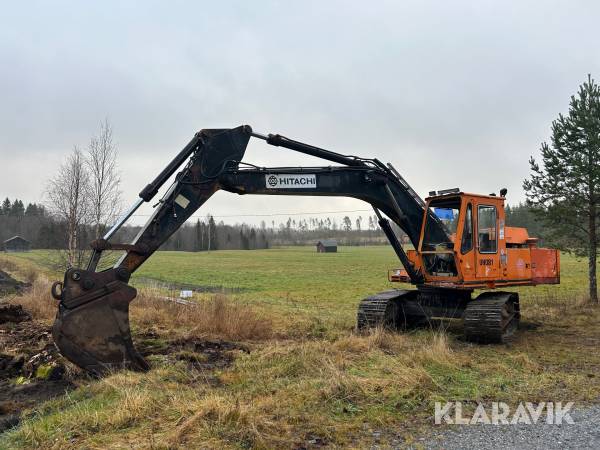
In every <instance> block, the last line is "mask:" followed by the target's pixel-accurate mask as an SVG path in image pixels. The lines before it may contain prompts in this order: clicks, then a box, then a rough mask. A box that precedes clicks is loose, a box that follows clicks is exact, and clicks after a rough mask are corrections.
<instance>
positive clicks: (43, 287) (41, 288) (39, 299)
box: [11, 275, 56, 321]
mask: <svg viewBox="0 0 600 450" xmlns="http://www.w3.org/2000/svg"><path fill="white" fill-rule="evenodd" d="M50 286H51V283H50V281H49V280H48V279H47V278H45V277H44V276H43V275H40V276H38V277H37V278H35V279H34V280H33V281H32V282H31V286H30V287H28V288H26V289H25V290H24V292H23V293H22V294H21V295H19V296H18V297H14V298H12V299H11V303H18V304H19V305H22V306H23V308H25V309H26V310H27V311H28V312H29V313H30V314H31V315H32V316H33V318H34V319H37V320H41V321H49V320H52V319H54V316H56V300H54V299H53V298H52V295H50Z"/></svg>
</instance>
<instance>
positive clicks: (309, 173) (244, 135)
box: [52, 125, 448, 375]
mask: <svg viewBox="0 0 600 450" xmlns="http://www.w3.org/2000/svg"><path fill="white" fill-rule="evenodd" d="M251 137H254V138H258V139H262V140H265V141H266V142H267V143H269V144H271V145H274V146H278V147H284V148H288V149H290V150H294V151H299V152H302V153H305V154H309V155H312V156H316V157H319V158H322V159H325V160H328V161H331V162H335V163H337V164H340V165H336V166H323V167H308V168H305V167H278V168H261V167H256V166H253V165H249V164H246V163H243V162H242V159H243V156H244V153H245V150H246V147H247V145H248V142H249V140H250V138H251ZM184 163H185V167H184V168H183V169H182V170H181V171H180V172H179V173H178V174H177V175H176V177H175V182H174V183H173V184H172V185H171V187H170V188H169V189H168V190H167V192H166V193H165V195H164V196H163V197H162V198H161V199H160V200H159V202H158V204H157V207H156V209H155V211H154V213H153V214H152V216H151V217H150V219H149V220H148V222H147V223H146V225H145V226H144V227H143V228H142V230H141V231H140V232H139V234H138V235H137V236H136V238H135V239H134V241H133V242H132V243H131V244H120V243H113V242H111V238H113V236H114V235H115V233H116V232H117V231H118V230H119V228H120V227H122V226H123V224H124V223H125V222H126V221H127V220H128V219H129V218H130V217H131V216H132V215H133V214H134V212H135V211H136V210H137V208H138V207H139V206H140V205H141V204H142V203H144V202H148V201H150V200H152V199H153V198H154V196H155V195H156V194H157V192H158V190H159V189H160V187H161V186H162V185H163V184H165V183H166V181H167V180H168V179H169V178H170V177H171V176H172V175H173V174H174V173H175V172H176V171H177V170H178V169H179V168H180V167H181V166H182V165H183V164H184ZM218 190H225V191H229V192H232V193H236V194H240V195H250V194H259V195H302V196H344V197H353V198H357V199H360V200H363V201H365V202H367V203H370V204H371V205H372V207H373V209H374V211H375V213H376V214H377V216H378V217H379V224H380V226H381V228H382V229H383V231H384V232H385V234H386V236H387V238H388V240H389V241H390V243H391V245H392V247H393V248H394V250H395V252H396V254H397V255H398V257H399V259H400V261H401V263H402V264H403V265H404V267H405V269H406V270H407V272H408V274H409V276H410V278H411V281H412V282H413V283H415V284H420V283H422V282H423V278H422V274H421V273H419V272H418V271H416V270H415V268H414V267H413V266H412V264H411V263H410V262H409V260H408V258H407V256H406V254H405V252H404V250H403V249H402V246H401V245H400V243H399V241H398V239H397V237H396V234H395V233H394V231H393V229H392V226H391V224H390V223H389V221H388V220H387V219H385V218H384V217H383V215H382V213H384V214H385V215H386V216H388V217H389V218H390V219H391V220H392V221H393V222H394V223H395V224H396V225H397V226H398V227H399V228H400V229H402V230H403V231H404V232H405V233H406V234H407V235H408V237H409V239H410V240H411V242H412V243H413V245H414V246H415V247H417V245H418V241H419V235H420V232H421V225H422V221H423V218H424V207H425V205H424V203H423V201H422V200H421V199H420V198H419V197H418V195H417V194H416V193H415V192H414V191H413V190H412V189H411V188H410V186H409V185H408V184H407V183H406V181H405V180H404V179H403V178H402V177H401V176H400V175H399V174H398V173H397V172H396V170H395V169H394V168H393V167H392V166H391V165H390V164H388V165H387V166H386V165H384V164H383V163H381V162H380V161H379V160H377V159H364V158H359V157H356V156H346V155H342V154H339V153H335V152H332V151H329V150H325V149H322V148H319V147H314V146H312V145H308V144H304V143H301V142H298V141H294V140H291V139H288V138H285V137H283V136H280V135H272V134H270V135H268V136H265V135H261V134H258V133H255V132H253V131H252V129H251V128H250V127H249V126H247V125H245V126H240V127H237V128H232V129H209V130H202V131H200V132H198V133H197V134H196V135H195V136H194V137H193V139H192V140H191V141H190V143H189V144H188V145H187V146H186V147H184V149H183V150H182V151H181V152H180V153H179V154H178V155H177V156H176V157H175V158H174V159H173V161H171V163H170V164H169V165H168V166H167V167H166V168H165V169H164V170H163V171H162V172H161V173H160V174H159V175H158V177H157V178H156V179H155V180H154V181H153V182H152V183H150V184H149V185H148V186H146V187H145V188H144V190H142V192H140V194H139V197H140V198H139V200H138V201H137V202H136V203H135V204H134V205H133V206H132V207H131V208H130V209H129V210H128V211H127V212H126V213H125V214H124V215H123V217H122V218H121V219H120V220H119V221H118V222H117V223H116V224H115V225H114V226H113V227H112V228H111V229H110V230H109V231H108V232H107V233H106V235H105V236H104V237H103V238H101V239H97V240H95V241H93V242H92V243H91V247H92V249H93V253H92V256H91V258H90V262H89V264H88V267H87V268H86V269H85V270H83V269H76V268H70V269H69V270H67V272H66V273H65V278H64V281H63V282H62V283H60V282H57V283H55V284H54V285H53V288H52V294H53V296H54V297H55V298H56V299H57V300H59V307H58V313H57V317H56V320H55V323H54V326H53V336H54V339H55V342H56V344H57V346H58V348H59V349H60V351H61V353H62V354H63V355H64V356H65V357H67V358H68V359H69V360H70V361H72V362H73V363H75V364H76V365H78V366H80V367H82V368H83V369H85V370H87V371H88V372H90V373H93V374H97V375H101V374H103V373H106V371H108V370H111V369H115V368H128V369H134V370H146V369H147V368H148V365H147V363H146V361H145V360H144V359H143V357H142V356H141V355H140V354H139V353H138V352H137V350H136V349H135V346H134V345H133V341H132V338H131V331H130V327H129V303H130V302H131V301H132V300H133V299H134V298H135V296H136V290H135V289H134V288H133V287H131V286H129V285H128V281H129V278H130V276H131V274H132V273H133V272H134V271H135V270H136V269H137V268H138V267H140V265H142V264H143V263H144V261H145V260H146V259H147V258H149V257H150V256H151V255H152V253H154V252H155V251H156V250H158V248H159V247H160V246H161V245H162V244H163V243H164V242H165V241H166V240H167V239H168V238H169V236H171V235H172V234H173V233H174V232H175V231H176V230H177V229H179V228H180V227H181V226H182V225H183V224H184V223H185V221H186V220H187V219H188V218H189V217H190V216H191V215H192V214H193V213H194V212H195V211H197V210H198V209H199V208H200V207H201V206H202V205H203V204H204V203H205V202H206V201H207V200H208V199H209V198H210V197H211V196H212V195H213V194H214V193H215V192H217V191H218ZM431 216H432V218H433V219H434V220H436V219H435V216H433V215H431ZM433 232H434V233H435V234H437V235H438V237H439V241H440V242H441V241H447V240H448V236H447V235H446V232H445V230H444V228H443V226H442V225H441V224H440V225H439V227H435V228H434V231H433ZM107 250H121V251H123V252H124V254H123V256H122V258H121V259H120V260H119V261H118V262H117V263H116V264H115V266H114V267H112V268H110V269H108V270H104V271H96V269H97V266H98V263H99V261H100V258H101V256H102V252H104V251H107Z"/></svg>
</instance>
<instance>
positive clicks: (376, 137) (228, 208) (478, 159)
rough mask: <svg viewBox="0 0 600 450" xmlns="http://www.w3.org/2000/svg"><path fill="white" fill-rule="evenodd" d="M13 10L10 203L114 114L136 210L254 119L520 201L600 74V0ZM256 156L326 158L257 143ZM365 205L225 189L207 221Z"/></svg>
mask: <svg viewBox="0 0 600 450" xmlns="http://www.w3.org/2000/svg"><path fill="white" fill-rule="evenodd" d="M202 3H204V6H202ZM0 4H1V10H0V61H1V62H0V196H1V197H2V198H4V197H5V196H8V197H10V198H15V197H18V198H21V199H23V200H25V201H39V200H41V199H42V197H43V191H44V186H45V182H46V180H47V179H48V178H49V177H50V176H52V175H53V171H54V169H55V167H56V166H58V165H59V164H60V163H61V161H62V160H63V158H64V157H65V155H66V154H67V153H68V152H69V151H70V150H71V148H72V147H73V145H74V144H78V145H80V146H82V147H85V146H86V145H87V142H88V141H89V138H90V136H91V135H93V134H94V133H96V132H97V130H98V127H99V123H100V121H101V120H102V119H103V118H105V117H108V118H109V120H110V121H111V122H112V124H113V127H114V133H115V139H116V141H117V144H118V149H119V167H120V170H121V172H122V177H123V183H122V188H123V191H124V199H125V200H126V203H130V202H132V201H133V200H135V198H136V195H137V193H138V192H139V191H140V189H141V187H143V186H145V185H146V184H147V183H148V181H150V180H151V179H152V178H154V176H155V175H156V174H157V173H158V172H159V171H160V170H161V169H162V168H163V166H164V165H165V164H166V163H167V162H168V161H169V160H170V159H171V158H172V157H173V156H174V155H175V154H176V153H177V152H178V151H179V150H180V148H181V147H183V146H184V145H185V144H186V143H187V142H188V141H189V139H190V138H191V137H192V135H193V134H194V133H195V132H196V131H197V130H199V129H201V128H217V127H233V126H237V125H240V124H245V123H247V124H250V125H252V127H253V128H254V129H255V130H256V131H259V132H263V133H268V132H273V133H281V134H284V135H286V136H288V137H291V138H294V139H297V140H301V141H304V142H308V143H312V144H314V145H318V146H322V147H326V148H330V149H332V150H336V151H339V152H342V153H352V154H358V155H361V156H365V157H377V158H379V159H381V160H383V161H389V162H392V164H394V165H395V166H396V168H397V169H398V170H399V171H400V173H401V174H402V175H403V176H404V177H405V178H406V179H407V181H408V182H409V183H410V184H411V185H412V186H413V187H414V188H415V190H416V191H417V192H419V193H420V194H422V195H425V194H426V193H427V192H428V191H429V190H431V189H444V188H449V187H460V188H461V189H463V190H465V191H471V192H480V193H490V192H497V191H498V190H499V188H501V187H507V188H508V192H509V194H508V197H509V202H510V203H516V202H518V201H520V200H523V199H524V193H523V191H522V188H521V183H522V180H523V179H524V178H525V177H526V176H527V175H528V163H527V161H528V159H529V156H530V155H537V154H538V151H539V144H540V142H541V141H543V140H545V139H547V138H548V136H549V132H550V124H551V121H552V120H553V119H555V118H556V116H557V115H558V113H560V112H565V111H566V110H567V108H568V101H569V97H570V95H572V94H574V93H575V92H576V91H577V88H578V85H579V84H580V83H582V82H583V81H584V80H585V79H586V76H587V74H588V73H591V74H592V76H595V77H596V78H597V79H598V78H600V26H598V18H599V17H600V3H599V2H597V1H587V2H586V1H563V2H552V1H538V2H526V1H514V2H508V1H502V2H487V1H468V2H458V1H452V2H446V1H438V2H424V1H414V2H408V1H395V2H391V1H389V2H387V1H372V2H365V1H360V2H358V1H357V2H351V1H339V2H334V1H323V0H321V1H315V2H309V1H302V2H291V1H290V2H283V1H281V2H275V1H272V2H271V1H239V2H233V1H232V2H226V1H221V2H214V1H213V2H208V1H207V2H192V1H188V2H183V1H169V2H167V1H162V2H150V1H144V2H141V1H140V2H127V1H102V2H76V1H73V2H60V1H52V2H50V1H43V2H35V1H28V2H14V1H13V2H9V1H2V2H0ZM245 159H246V161H248V162H252V163H256V164H258V165H281V164H291V165H313V164H315V163H316V162H317V160H315V159H312V158H310V157H307V156H302V155H299V154H297V153H295V152H292V151H287V150H282V149H280V148H276V147H270V146H267V145H263V144H261V143H260V142H256V143H251V146H250V147H249V150H248V152H247V153H246V158H245ZM367 208H368V205H367V204H365V203H362V202H359V201H358V200H351V199H329V198H312V199H311V198H290V197H275V198H274V197H256V196H252V197H251V196H248V197H239V196H236V195H233V194H229V193H225V192H221V193H219V194H217V195H216V196H214V197H213V198H212V199H211V200H210V201H209V203H208V204H207V205H206V207H205V208H203V210H202V211H200V212H199V213H198V214H201V215H204V214H206V213H207V212H210V213H212V214H214V215H215V216H217V217H223V218H225V220H226V221H228V222H236V221H242V220H246V221H252V222H256V221H259V220H260V218H251V217H244V216H245V215H251V214H279V213H302V212H318V211H346V210H361V209H367ZM145 212H146V213H147V210H146V211H143V212H142V214H143V213H145ZM284 218H285V217H274V219H275V220H276V221H279V220H283V219H284ZM138 220H141V219H140V218H138ZM270 220H271V218H268V219H267V221H268V222H270Z"/></svg>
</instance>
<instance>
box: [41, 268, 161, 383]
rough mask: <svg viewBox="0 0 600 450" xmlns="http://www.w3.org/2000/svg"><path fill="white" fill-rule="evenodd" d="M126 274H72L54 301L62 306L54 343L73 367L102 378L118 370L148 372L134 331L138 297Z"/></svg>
mask: <svg viewBox="0 0 600 450" xmlns="http://www.w3.org/2000/svg"><path fill="white" fill-rule="evenodd" d="M128 280H129V272H128V271H127V270H126V269H124V268H117V269H110V270H106V271H104V272H98V273H96V272H89V271H86V270H81V269H69V270H68V271H67V273H66V274H65V280H64V283H62V289H60V290H59V289H58V287H59V286H60V285H61V283H55V285H54V286H53V289H52V295H53V296H54V297H55V298H57V299H58V300H59V301H60V304H59V307H58V312H57V315H56V320H55V321H54V325H53V327H52V335H53V337H54V342H55V343H56V345H57V346H58V348H59V350H60V352H61V353H62V355H63V356H65V357H66V358H67V359H68V360H69V361H71V362H72V363H74V364H76V365H77V366H79V367H81V368H82V369H84V370H86V371H87V372H89V373H91V374H93V375H96V376H101V375H104V374H106V373H107V372H109V371H112V370H118V369H130V370H139V371H145V370H148V368H149V366H148V363H147V362H146V361H145V360H144V358H143V357H142V356H141V355H140V354H139V353H138V351H137V350H136V349H135V347H134V345H133V341H132V339H131V329H130V328H129V303H130V302H131V301H132V300H133V299H134V298H135V296H136V294H137V291H136V290H135V288H133V287H131V286H129V285H128V284H127V281H128Z"/></svg>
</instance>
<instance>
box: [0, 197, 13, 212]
mask: <svg viewBox="0 0 600 450" xmlns="http://www.w3.org/2000/svg"><path fill="white" fill-rule="evenodd" d="M11 207H12V204H11V203H10V200H9V198H8V197H6V198H5V199H4V201H3V202H2V214H3V215H5V216H8V215H9V214H10V209H11Z"/></svg>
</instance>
